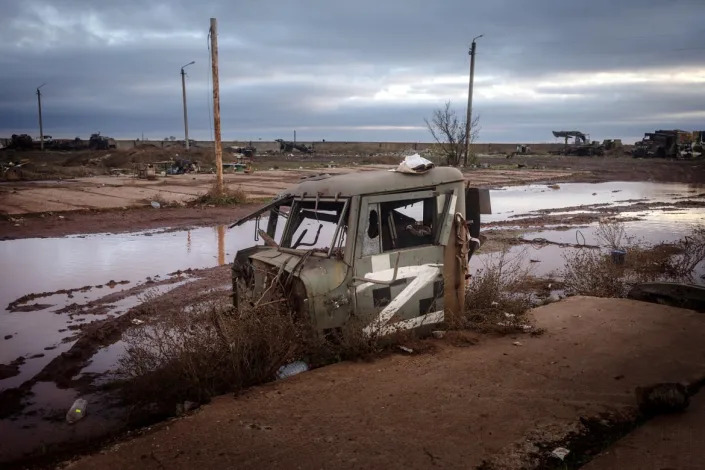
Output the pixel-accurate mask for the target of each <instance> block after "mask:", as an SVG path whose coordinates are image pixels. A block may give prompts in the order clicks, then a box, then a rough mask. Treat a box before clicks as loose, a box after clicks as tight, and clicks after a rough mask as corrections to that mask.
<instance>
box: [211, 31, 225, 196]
mask: <svg viewBox="0 0 705 470" xmlns="http://www.w3.org/2000/svg"><path fill="white" fill-rule="evenodd" d="M210 35H211V63H212V69H213V131H214V133H215V136H214V139H215V142H214V144H215V172H216V173H215V191H216V192H217V193H218V194H219V195H220V194H223V148H222V145H221V142H220V89H219V87H218V22H217V20H216V19H215V18H211V31H210Z"/></svg>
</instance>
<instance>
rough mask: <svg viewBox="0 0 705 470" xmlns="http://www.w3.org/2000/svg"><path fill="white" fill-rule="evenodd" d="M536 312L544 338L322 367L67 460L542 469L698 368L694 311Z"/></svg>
mask: <svg viewBox="0 0 705 470" xmlns="http://www.w3.org/2000/svg"><path fill="white" fill-rule="evenodd" d="M533 315H534V317H535V321H536V324H537V326H538V327H541V328H544V329H545V330H546V332H545V334H543V335H541V336H537V337H531V336H518V337H515V338H511V337H504V338H491V337H479V338H477V340H478V343H477V344H475V345H470V344H471V343H472V341H470V342H468V341H465V342H462V343H458V342H457V341H456V342H453V341H450V338H445V339H443V340H440V341H437V340H435V341H434V340H429V341H431V342H432V343H433V345H434V346H436V348H435V351H434V352H431V353H426V354H420V355H411V356H409V355H393V356H390V357H386V358H383V359H379V360H377V361H374V362H372V363H341V364H338V365H334V366H330V367H325V368H322V369H318V370H315V371H312V372H308V373H305V374H302V375H300V376H297V377H294V378H291V379H288V380H285V381H280V382H276V383H271V384H268V385H265V386H261V387H256V388H253V389H251V390H250V391H249V392H247V393H245V394H244V395H243V396H241V397H232V396H222V397H219V398H218V399H216V400H214V401H213V402H212V403H211V404H209V405H206V406H204V407H203V408H202V409H201V410H199V411H197V412H195V413H194V414H192V415H190V416H188V417H186V418H183V419H178V420H173V421H170V422H166V423H162V424H161V425H158V426H155V427H154V429H153V430H151V431H148V432H146V433H145V434H144V435H142V436H140V437H137V438H135V439H133V440H130V441H126V442H122V443H119V444H116V445H113V446H112V447H110V448H108V449H106V450H104V451H103V452H99V453H96V454H94V455H91V456H87V457H84V458H81V459H79V460H78V461H76V462H74V463H72V464H71V465H70V466H69V467H68V468H72V469H88V468H100V469H111V468H115V469H118V468H155V469H156V468H175V469H178V468H199V467H200V468H235V467H237V468H271V467H276V468H324V467H325V468H332V467H334V468H429V467H432V466H439V467H444V468H472V467H477V466H480V465H482V464H483V463H484V464H485V466H484V467H483V468H503V469H505V468H520V467H522V466H526V467H527V468H537V467H541V468H545V465H547V464H548V463H550V462H551V461H550V458H551V457H549V456H548V454H549V453H550V451H551V450H552V449H553V448H555V447H556V446H558V445H562V446H566V447H568V448H569V449H572V450H573V452H572V453H571V454H569V457H568V460H569V462H570V463H571V464H573V463H576V462H580V461H582V459H585V458H586V456H587V455H588V454H589V453H590V452H595V451H596V450H597V449H596V448H595V447H594V446H593V444H594V443H595V442H600V443H603V441H604V438H605V437H606V436H608V434H604V435H603V434H601V435H600V436H591V435H589V433H587V434H586V431H585V429H584V428H583V427H581V424H580V422H581V418H587V417H597V416H599V417H600V418H599V419H600V420H601V421H599V420H598V422H601V423H602V427H603V431H604V430H605V429H609V428H610V427H611V425H612V424H614V423H617V422H620V423H621V424H625V423H626V425H627V426H629V425H630V423H631V422H632V421H633V420H634V417H635V400H634V388H635V387H636V386H640V385H648V384H652V383H655V382H665V381H690V380H695V379H698V378H701V377H703V376H704V375H705V347H703V344H702V332H703V329H704V328H705V317H703V316H702V315H700V314H697V313H695V312H691V311H687V310H680V309H675V308H670V307H664V306H658V305H653V304H644V303H639V302H634V301H628V300H614V299H596V298H585V297H582V298H581V297H574V298H571V299H568V300H566V301H564V302H559V303H556V304H552V305H549V306H546V307H541V308H539V309H536V310H535V311H534V313H533ZM454 344H455V345H454ZM460 344H462V345H464V346H466V347H458V346H459V345H460ZM673 345H678V347H677V348H675V347H673ZM79 426H80V424H79ZM596 438H597V439H596ZM554 463H559V462H554Z"/></svg>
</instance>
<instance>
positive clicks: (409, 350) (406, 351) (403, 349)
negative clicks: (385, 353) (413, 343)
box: [399, 346, 414, 354]
mask: <svg viewBox="0 0 705 470" xmlns="http://www.w3.org/2000/svg"><path fill="white" fill-rule="evenodd" d="M399 349H401V350H402V351H404V352H405V353H407V354H413V353H414V350H413V349H411V348H407V347H406V346H399Z"/></svg>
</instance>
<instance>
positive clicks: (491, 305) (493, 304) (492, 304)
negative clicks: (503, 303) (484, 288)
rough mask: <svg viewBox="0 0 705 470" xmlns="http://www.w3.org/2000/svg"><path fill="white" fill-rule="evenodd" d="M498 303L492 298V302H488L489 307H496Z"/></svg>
mask: <svg viewBox="0 0 705 470" xmlns="http://www.w3.org/2000/svg"><path fill="white" fill-rule="evenodd" d="M498 305H499V303H498V302H496V301H494V300H493V301H492V303H491V304H490V307H496V306H498Z"/></svg>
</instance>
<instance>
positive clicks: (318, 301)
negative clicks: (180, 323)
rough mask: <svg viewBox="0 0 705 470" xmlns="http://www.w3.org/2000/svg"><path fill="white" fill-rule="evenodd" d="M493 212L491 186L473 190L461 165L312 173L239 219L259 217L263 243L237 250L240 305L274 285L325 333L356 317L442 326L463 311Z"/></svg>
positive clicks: (388, 326) (383, 326)
mask: <svg viewBox="0 0 705 470" xmlns="http://www.w3.org/2000/svg"><path fill="white" fill-rule="evenodd" d="M490 212H491V210H490V201H489V192H488V190H483V189H478V188H466V185H465V181H464V178H463V175H462V173H461V172H460V171H459V170H457V169H455V168H447V167H442V168H432V169H430V170H428V171H426V172H424V173H422V174H405V173H401V172H395V171H370V172H363V173H352V174H346V175H338V176H330V175H320V176H318V177H314V178H310V179H308V180H305V181H303V182H301V183H300V184H299V185H298V186H295V187H293V188H291V189H289V190H287V191H286V192H285V193H283V194H280V195H279V196H278V197H276V198H275V199H274V200H273V201H272V202H271V203H270V204H268V205H266V206H264V207H262V208H260V209H259V210H257V211H255V212H253V213H252V214H250V215H248V216H247V217H244V218H243V219H240V220H239V221H237V222H235V223H234V224H233V225H232V226H231V227H234V226H238V225H242V224H244V223H245V222H248V221H254V223H253V224H252V225H253V226H254V227H253V231H254V232H255V233H254V240H255V241H259V242H261V243H263V244H260V245H255V246H252V247H250V248H246V249H243V250H240V251H239V252H238V253H237V254H236V255H235V262H234V263H233V301H234V304H235V305H236V306H237V305H238V304H239V302H241V301H243V299H241V298H240V297H241V296H242V294H241V293H242V292H252V293H253V295H252V297H251V298H254V299H257V301H259V302H262V301H267V295H268V294H270V293H271V292H274V291H275V290H276V289H273V288H272V286H275V287H278V288H279V289H281V290H283V295H284V296H285V297H286V298H287V299H288V302H289V305H290V307H291V308H292V309H293V310H295V311H296V312H297V313H298V314H299V315H302V316H303V317H304V318H306V317H307V318H309V319H310V321H311V322H312V324H313V325H315V327H316V328H317V329H318V330H319V331H322V332H329V331H335V330H336V329H338V328H340V327H342V326H343V325H344V324H346V322H348V321H349V320H350V319H351V318H353V317H355V318H357V319H361V320H362V324H364V325H366V326H365V327H364V332H365V333H366V334H368V335H372V334H377V335H385V334H389V333H392V332H394V331H397V330H402V329H414V328H417V327H420V326H423V325H432V324H436V323H439V322H441V321H443V319H444V315H445V314H446V313H448V312H457V313H462V311H463V307H464V297H465V285H466V279H467V270H468V269H467V268H468V260H469V259H470V257H471V256H472V253H473V252H474V251H475V250H476V249H477V248H478V247H479V244H480V242H479V239H478V237H479V228H480V213H483V214H484V213H490ZM243 230H244V228H243ZM239 292H240V293H239Z"/></svg>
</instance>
